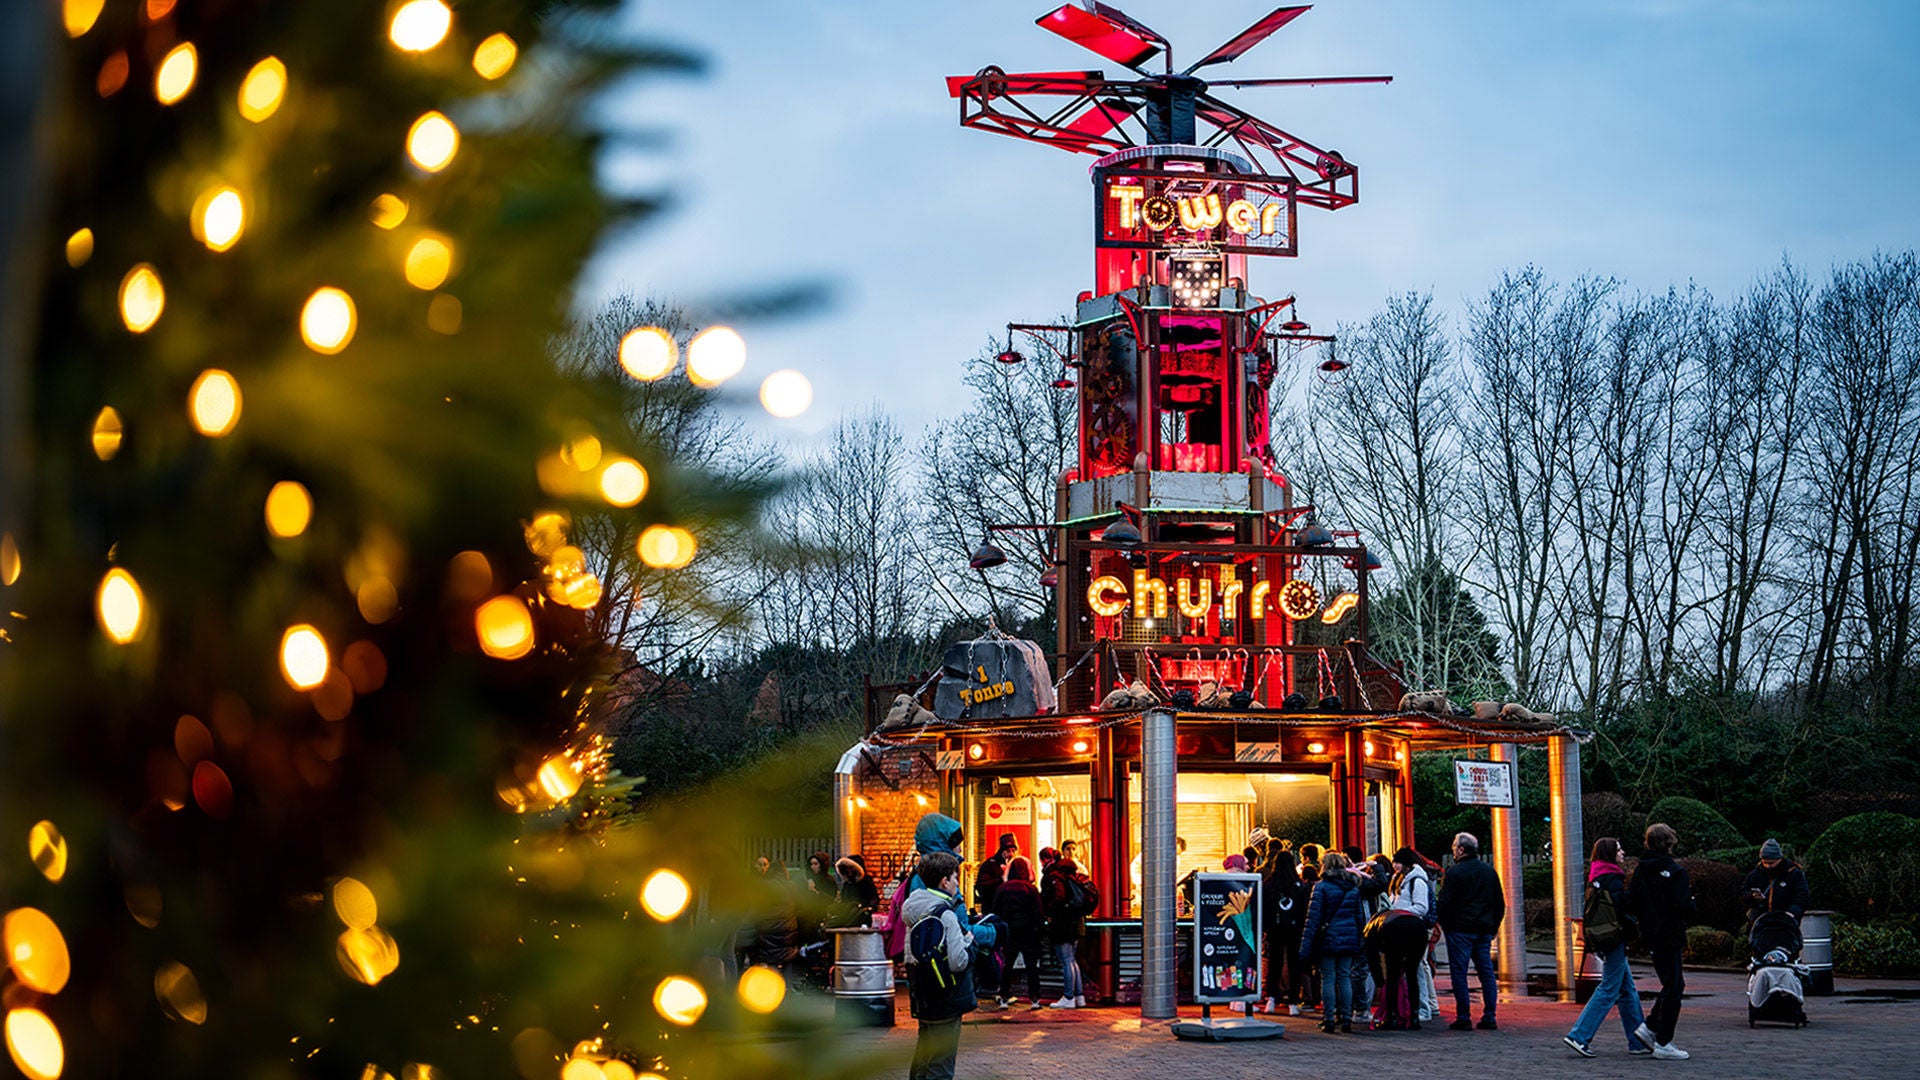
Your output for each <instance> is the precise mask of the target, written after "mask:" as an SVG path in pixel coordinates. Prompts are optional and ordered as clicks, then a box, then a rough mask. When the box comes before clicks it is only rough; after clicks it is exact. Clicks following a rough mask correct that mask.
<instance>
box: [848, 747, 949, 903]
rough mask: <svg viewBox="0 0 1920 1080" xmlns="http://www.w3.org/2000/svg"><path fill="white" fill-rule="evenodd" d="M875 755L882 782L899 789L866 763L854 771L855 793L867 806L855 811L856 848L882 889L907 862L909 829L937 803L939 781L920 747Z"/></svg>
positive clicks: (909, 838)
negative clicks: (879, 765)
mask: <svg viewBox="0 0 1920 1080" xmlns="http://www.w3.org/2000/svg"><path fill="white" fill-rule="evenodd" d="M874 756H875V757H877V758H879V759H880V763H881V766H882V768H884V769H885V770H886V778H887V780H891V781H893V782H894V783H895V784H897V785H899V788H898V790H895V789H894V788H892V787H889V786H888V785H887V783H886V781H884V780H882V779H880V778H879V777H878V776H875V775H874V773H873V770H872V768H871V767H863V768H862V769H861V770H860V772H859V773H858V774H856V776H855V780H856V786H855V791H856V792H857V793H858V794H859V795H860V797H862V798H864V799H866V800H867V805H866V806H865V807H862V808H861V809H860V812H859V813H860V831H859V836H858V837H857V838H856V840H855V850H857V851H859V852H860V854H861V855H862V856H864V857H865V858H866V861H867V869H868V870H869V871H870V872H872V873H873V875H874V878H875V880H876V881H878V882H879V883H880V885H881V890H882V892H883V893H885V892H886V891H887V890H889V889H891V887H892V885H893V879H894V878H895V877H896V876H897V875H898V874H899V873H900V871H901V870H902V869H904V868H905V866H906V857H907V853H908V852H909V851H911V850H912V849H913V830H914V827H915V826H917V825H919V824H920V819H921V818H922V817H925V816H926V815H927V814H928V813H930V812H932V811H934V810H937V809H939V807H940V779H939V774H938V773H936V772H935V771H934V770H933V768H932V767H931V766H929V765H928V764H927V762H926V761H925V759H924V758H923V757H922V756H921V751H919V750H885V751H876V752H875V754H874ZM916 795H917V796H920V798H915V796H916ZM922 799H924V800H925V801H924V802H922V801H921V800H922Z"/></svg>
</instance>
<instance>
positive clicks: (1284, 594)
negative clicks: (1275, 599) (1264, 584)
mask: <svg viewBox="0 0 1920 1080" xmlns="http://www.w3.org/2000/svg"><path fill="white" fill-rule="evenodd" d="M1279 603H1280V611H1281V613H1282V614H1284V615H1285V616H1286V617H1287V618H1289V619H1311V618H1313V615H1314V613H1315V612H1317V611H1319V610H1320V591H1319V590H1318V589H1315V588H1314V587H1313V585H1312V584H1311V583H1309V582H1305V581H1301V580H1300V579H1299V578H1294V579H1293V580H1292V581H1289V582H1287V583H1286V584H1285V585H1282V586H1280V599H1279Z"/></svg>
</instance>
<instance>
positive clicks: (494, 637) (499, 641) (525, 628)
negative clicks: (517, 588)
mask: <svg viewBox="0 0 1920 1080" xmlns="http://www.w3.org/2000/svg"><path fill="white" fill-rule="evenodd" d="M473 628H474V632H475V634H476V635H478V637H479V638H480V651H481V652H484V653H486V654H487V655H488V656H491V657H494V658H496V659H500V660H518V659H520V658H521V657H523V656H525V655H527V654H528V653H529V652H532V651H533V615H532V613H531V612H529V611H528V610H527V602H526V601H525V600H522V599H520V598H519V597H517V596H496V597H494V598H493V599H491V600H489V601H487V602H486V603H484V604H481V605H480V610H478V611H476V612H474V613H473Z"/></svg>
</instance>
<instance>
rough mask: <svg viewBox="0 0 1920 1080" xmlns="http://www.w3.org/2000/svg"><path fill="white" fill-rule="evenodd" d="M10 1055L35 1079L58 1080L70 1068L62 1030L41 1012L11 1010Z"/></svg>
mask: <svg viewBox="0 0 1920 1080" xmlns="http://www.w3.org/2000/svg"><path fill="white" fill-rule="evenodd" d="M7 1053H8V1054H10V1055H12V1056H13V1063H14V1065H15V1066H17V1067H18V1068H19V1069H20V1071H21V1072H23V1073H25V1074H26V1075H27V1076H29V1077H31V1078H32V1080H56V1078H57V1077H58V1076H59V1075H60V1070H61V1069H64V1068H66V1065H67V1050H66V1047H65V1046H64V1045H62V1044H61V1042H60V1029H59V1028H56V1027H54V1026H53V1021H52V1020H49V1019H47V1014H46V1013H43V1012H41V1011H40V1010H39V1009H9V1010H8V1011H7Z"/></svg>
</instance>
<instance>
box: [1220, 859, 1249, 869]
mask: <svg viewBox="0 0 1920 1080" xmlns="http://www.w3.org/2000/svg"><path fill="white" fill-rule="evenodd" d="M1221 865H1222V866H1223V867H1225V868H1226V869H1227V870H1229V871H1235V870H1245V869H1246V868H1247V857H1246V856H1245V855H1229V856H1227V861H1226V862H1224V863H1222V864H1221Z"/></svg>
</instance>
